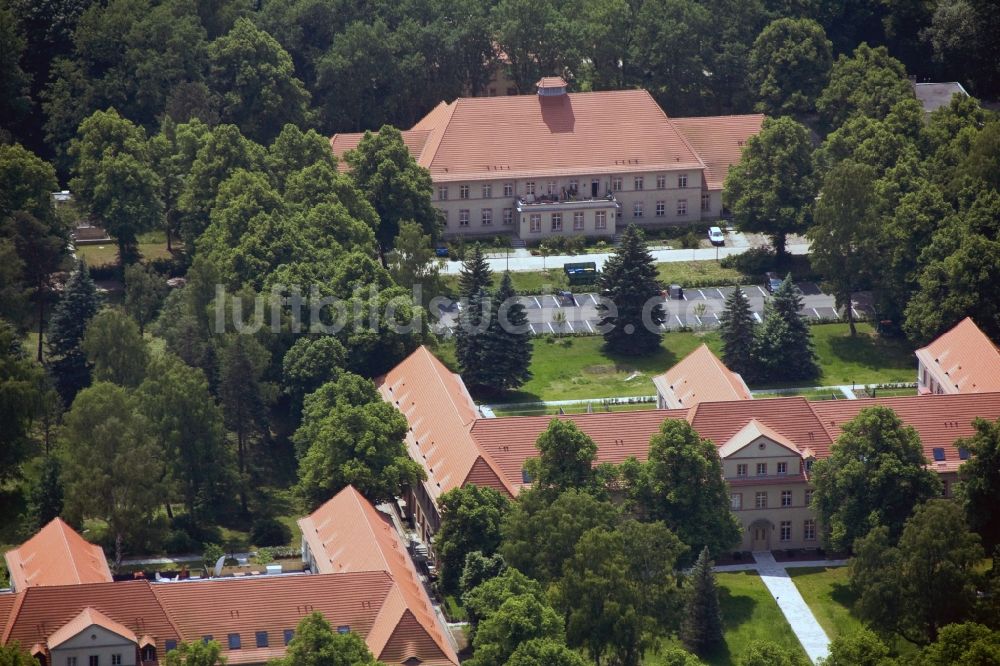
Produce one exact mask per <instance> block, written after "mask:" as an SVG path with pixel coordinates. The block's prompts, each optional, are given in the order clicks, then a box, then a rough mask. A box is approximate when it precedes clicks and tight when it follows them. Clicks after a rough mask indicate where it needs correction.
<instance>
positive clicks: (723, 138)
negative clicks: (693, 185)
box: [671, 113, 764, 190]
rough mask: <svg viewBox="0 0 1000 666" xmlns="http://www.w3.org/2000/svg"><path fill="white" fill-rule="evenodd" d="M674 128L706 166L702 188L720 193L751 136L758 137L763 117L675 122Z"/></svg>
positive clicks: (711, 117) (721, 117)
mask: <svg viewBox="0 0 1000 666" xmlns="http://www.w3.org/2000/svg"><path fill="white" fill-rule="evenodd" d="M671 122H673V124H674V126H675V127H676V128H677V129H678V130H680V132H681V133H682V134H683V135H684V136H685V138H687V140H688V142H689V143H690V144H691V146H693V147H694V149H695V151H697V153H698V155H700V156H701V159H702V161H703V162H704V163H705V186H706V187H707V188H708V189H710V190H721V189H722V185H723V183H724V182H725V180H726V174H727V173H729V167H731V166H732V165H734V164H736V163H737V162H739V161H740V156H741V155H742V154H743V147H744V146H746V143H747V141H748V140H749V139H750V137H751V136H754V135H756V134H760V128H761V125H762V124H763V123H764V116H763V114H759V113H755V114H751V115H745V116H705V117H702V118H674V119H672V121H671Z"/></svg>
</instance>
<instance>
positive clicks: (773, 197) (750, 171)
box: [722, 117, 816, 260]
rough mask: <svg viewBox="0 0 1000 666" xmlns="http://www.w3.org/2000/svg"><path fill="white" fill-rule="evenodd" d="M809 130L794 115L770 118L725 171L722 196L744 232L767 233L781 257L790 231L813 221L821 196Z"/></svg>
mask: <svg viewBox="0 0 1000 666" xmlns="http://www.w3.org/2000/svg"><path fill="white" fill-rule="evenodd" d="M812 162H813V160H812V140H811V139H810V138H809V130H807V129H806V128H805V127H804V126H803V125H801V124H799V123H797V122H795V121H794V120H792V119H791V118H788V117H782V118H776V119H775V118H766V119H765V120H764V124H763V126H762V128H761V131H760V134H758V135H756V136H752V137H750V139H749V140H748V141H747V144H746V147H745V148H744V149H743V155H742V157H741V158H740V161H739V162H737V163H736V164H734V165H733V167H732V168H731V169H730V170H729V173H728V175H727V176H726V182H725V186H724V189H723V191H722V199H723V202H724V203H725V205H726V207H727V208H729V210H731V211H732V212H733V220H734V222H735V223H736V227H737V228H738V229H739V230H740V231H744V232H746V231H749V232H753V233H762V234H767V235H768V236H770V237H771V242H772V243H773V244H774V250H775V252H777V254H778V257H779V260H780V259H782V258H783V257H784V255H785V238H786V237H787V236H788V234H797V233H802V232H804V231H805V230H806V228H807V226H808V212H809V208H810V206H811V204H812V202H813V199H814V198H815V197H816V180H815V177H814V176H813V163H812Z"/></svg>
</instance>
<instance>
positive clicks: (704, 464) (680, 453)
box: [631, 419, 740, 562]
mask: <svg viewBox="0 0 1000 666" xmlns="http://www.w3.org/2000/svg"><path fill="white" fill-rule="evenodd" d="M631 495H632V500H633V502H635V503H636V505H637V508H638V509H639V510H640V511H641V512H643V513H644V514H645V515H647V516H649V517H650V518H652V519H654V520H662V521H663V522H664V523H665V524H666V525H667V527H669V528H670V529H671V530H673V531H674V533H675V534H677V536H678V537H679V538H680V540H681V541H682V542H683V543H685V544H686V545H687V546H688V547H689V548H690V550H689V551H688V552H689V556H688V559H687V560H686V561H688V562H690V561H693V559H694V557H695V555H694V554H695V553H697V552H700V551H701V550H702V549H703V548H705V547H708V549H709V551H710V552H712V553H716V554H718V553H722V552H725V551H726V550H728V549H730V548H731V547H732V546H733V544H735V543H737V542H738V541H739V538H740V527H739V523H738V522H737V520H736V518H735V517H734V516H733V513H732V511H731V510H730V508H729V490H728V488H727V487H726V483H725V481H724V480H723V474H722V463H721V461H720V460H719V454H718V452H717V450H716V447H715V445H714V444H713V443H712V442H711V441H710V440H707V439H702V438H701V437H700V436H699V435H698V433H697V432H695V430H694V428H692V427H691V425H690V424H689V423H688V422H687V421H684V420H681V419H667V420H665V421H664V422H663V424H662V425H661V426H660V430H659V432H657V433H656V434H654V435H653V436H652V437H651V438H650V440H649V458H648V460H647V462H645V463H644V464H643V465H642V470H641V472H640V476H639V479H638V480H637V482H636V483H635V484H634V486H633V488H632V492H631Z"/></svg>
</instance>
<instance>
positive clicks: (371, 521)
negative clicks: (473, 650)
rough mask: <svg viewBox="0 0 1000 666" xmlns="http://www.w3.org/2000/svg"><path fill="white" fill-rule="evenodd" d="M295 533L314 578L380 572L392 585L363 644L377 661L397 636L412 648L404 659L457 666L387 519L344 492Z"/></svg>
mask: <svg viewBox="0 0 1000 666" xmlns="http://www.w3.org/2000/svg"><path fill="white" fill-rule="evenodd" d="M299 527H300V528H301V529H302V537H303V538H304V539H305V540H306V542H307V543H308V544H309V549H310V551H311V552H312V554H313V558H314V559H315V561H316V566H317V568H318V569H319V572H320V573H339V572H347V571H384V572H387V573H388V574H389V576H390V577H391V579H392V580H393V582H394V583H395V590H393V591H390V592H389V593H388V595H387V598H386V601H385V603H384V604H383V606H382V608H381V610H380V612H379V615H378V617H377V618H376V621H375V622H374V624H373V627H372V629H371V631H370V633H369V634H368V638H367V640H368V645H369V647H370V648H371V650H372V652H373V653H374V654H375V655H376V656H378V658H380V659H386V657H384V656H383V655H382V653H383V651H384V650H385V649H386V646H388V645H390V644H396V643H398V642H399V640H400V637H399V636H398V635H397V634H398V633H399V632H403V633H405V634H407V638H406V639H405V640H403V641H402V642H403V643H405V644H408V645H409V644H411V643H413V644H414V645H416V646H417V647H414V650H415V653H414V654H411V655H409V656H415V657H417V658H419V659H420V660H421V661H422V662H423V663H437V662H443V663H452V664H458V657H457V656H456V655H455V652H454V650H453V649H452V647H451V644H450V643H449V642H448V640H447V638H446V637H445V636H444V634H443V631H442V629H441V625H440V623H439V622H438V621H437V618H436V616H435V614H434V609H433V607H432V606H431V602H430V599H429V598H428V596H427V592H426V590H425V589H424V587H423V584H422V583H421V582H420V578H419V576H418V575H417V571H416V569H415V568H414V566H413V561H412V560H411V559H410V556H409V555H408V554H407V552H406V545H405V544H404V543H403V542H402V541H401V540H400V538H399V534H398V532H397V531H396V529H395V528H394V527H393V526H392V524H391V522H390V520H389V517H388V516H386V515H385V514H383V513H381V512H380V511H378V510H377V509H376V508H375V507H374V506H372V504H371V503H370V502H369V501H368V500H366V499H365V498H364V497H362V495H361V493H359V492H358V491H357V490H355V489H354V487H353V486H348V487H347V488H344V489H343V490H341V491H340V492H339V493H337V495H336V496H334V497H333V499H331V500H329V501H328V502H326V503H325V504H323V505H322V506H321V507H319V508H318V509H316V511H314V512H313V513H312V514H311V515H309V516H307V517H305V518H302V519H301V520H299ZM408 618H410V619H408ZM411 621H412V622H415V623H416V626H412V627H411V626H407V627H405V628H403V627H401V623H404V624H407V625H408V623H410V622H411ZM421 634H422V635H421ZM414 641H415V643H414ZM418 648H419V649H418ZM404 651H405V650H404ZM409 656H407V657H405V658H404V659H401V660H399V661H405V659H406V658H409ZM435 660H437V661H435Z"/></svg>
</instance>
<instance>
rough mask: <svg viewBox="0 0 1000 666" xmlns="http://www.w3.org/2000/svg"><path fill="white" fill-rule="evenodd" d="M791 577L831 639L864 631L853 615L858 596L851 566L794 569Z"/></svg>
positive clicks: (790, 571) (791, 570)
mask: <svg viewBox="0 0 1000 666" xmlns="http://www.w3.org/2000/svg"><path fill="white" fill-rule="evenodd" d="M788 575H789V576H791V577H792V580H793V581H794V582H795V586H796V587H797V588H799V593H800V594H801V595H802V598H803V599H805V602H806V604H808V605H809V608H810V609H812V612H813V615H815V616H816V621H817V622H819V624H820V626H821V627H823V631H825V632H826V635H827V636H829V637H830V640H833V639H834V638H836V637H838V636H843V635H846V634H853V633H854V632H856V631H857V630H858V629H861V627H862V626H863V625H862V624H861V621H860V620H858V618H856V617H854V616H853V615H851V607H852V605H853V604H854V600H855V599H856V598H857V597H856V596H855V594H854V593H853V592H852V591H851V588H850V586H849V578H848V575H847V567H802V568H798V567H793V568H790V569H788Z"/></svg>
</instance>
